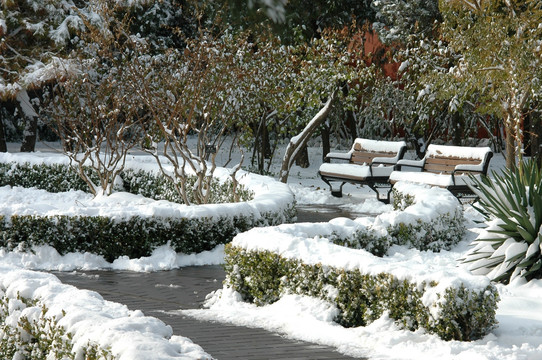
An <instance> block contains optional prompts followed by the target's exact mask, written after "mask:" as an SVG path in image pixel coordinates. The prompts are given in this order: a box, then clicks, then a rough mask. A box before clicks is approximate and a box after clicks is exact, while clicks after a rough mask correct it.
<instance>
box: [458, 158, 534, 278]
mask: <svg viewBox="0 0 542 360" xmlns="http://www.w3.org/2000/svg"><path fill="white" fill-rule="evenodd" d="M472 180H473V186H472V187H471V188H472V190H473V191H474V192H475V193H476V195H477V196H478V198H479V199H478V203H477V204H476V205H474V207H475V208H476V209H477V210H478V211H479V212H480V213H482V214H483V215H484V217H485V219H486V222H487V224H488V228H486V229H485V231H484V232H482V233H481V234H480V235H479V236H478V238H477V239H476V240H475V242H474V247H473V249H471V251H470V252H469V253H468V254H467V256H466V257H465V259H463V261H464V262H465V263H468V264H469V268H470V270H471V271H473V272H474V273H477V274H484V275H487V276H489V277H490V278H491V279H492V280H494V281H497V282H503V283H508V282H510V281H511V280H513V279H514V278H516V277H518V276H521V277H524V278H526V279H527V280H531V279H533V278H541V277H542V253H541V245H540V244H541V240H542V233H541V229H540V226H541V224H542V173H541V171H540V169H539V167H538V165H537V163H536V161H534V160H529V161H526V162H521V163H520V165H519V166H518V167H516V168H514V169H506V170H504V171H503V172H502V174H497V173H495V172H493V174H492V178H489V177H486V176H483V177H482V178H481V179H476V178H474V177H472Z"/></svg>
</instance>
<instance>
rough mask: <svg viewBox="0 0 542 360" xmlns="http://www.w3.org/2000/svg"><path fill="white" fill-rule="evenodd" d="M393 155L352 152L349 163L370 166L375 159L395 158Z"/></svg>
mask: <svg viewBox="0 0 542 360" xmlns="http://www.w3.org/2000/svg"><path fill="white" fill-rule="evenodd" d="M396 155H397V154H395V153H385V152H366V151H354V152H353V153H352V158H351V159H350V162H351V163H353V164H370V163H372V162H373V159H374V158H376V157H388V158H392V157H395V156H396Z"/></svg>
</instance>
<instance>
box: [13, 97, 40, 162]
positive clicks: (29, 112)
mask: <svg viewBox="0 0 542 360" xmlns="http://www.w3.org/2000/svg"><path fill="white" fill-rule="evenodd" d="M17 101H18V102H19V109H20V111H21V114H22V115H23V117H24V119H25V127H24V133H23V143H22V145H21V152H33V151H34V150H35V147H36V139H37V133H38V114H37V113H36V111H35V110H34V108H33V107H32V104H31V103H30V97H29V96H28V93H27V92H26V90H23V91H20V92H19V93H18V94H17Z"/></svg>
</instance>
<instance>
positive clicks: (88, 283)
mask: <svg viewBox="0 0 542 360" xmlns="http://www.w3.org/2000/svg"><path fill="white" fill-rule="evenodd" d="M338 214H340V215H338ZM345 215H346V214H342V213H341V211H340V210H337V211H327V212H320V215H318V218H315V216H317V215H314V212H313V211H311V210H308V211H301V212H300V213H299V216H298V220H299V221H327V220H328V218H333V217H336V216H345ZM54 274H55V275H56V276H57V277H58V278H59V279H60V280H61V281H62V282H63V283H66V284H72V285H74V286H76V287H78V288H80V289H88V290H93V291H96V292H98V293H100V294H101V295H102V297H103V298H104V299H106V300H110V301H115V302H118V303H122V304H125V305H127V306H128V308H129V309H131V310H141V311H143V313H144V314H145V315H148V316H153V317H156V318H159V319H161V320H162V321H164V322H165V323H166V324H168V325H170V326H171V327H172V328H173V333H174V334H175V335H180V336H185V337H188V338H190V339H191V340H192V341H193V342H195V343H196V344H198V345H200V346H201V347H202V348H203V349H204V350H205V351H206V352H207V353H209V354H210V355H211V356H213V357H214V358H216V359H219V360H230V359H232V360H233V359H235V360H237V359H241V360H256V359H258V360H259V359H277V360H280V359H289V360H301V359H303V360H308V359H310V360H320V359H321V360H324V359H326V360H329V359H335V360H340V359H353V358H352V357H348V356H344V355H342V354H340V353H338V352H336V351H335V350H334V349H333V348H330V347H326V346H321V345H317V344H311V343H306V342H301V341H294V340H289V339H286V338H283V337H281V336H280V335H277V334H274V333H271V332H268V331H266V330H262V329H251V328H246V327H239V326H233V325H227V324H221V323H215V322H206V321H200V320H196V319H193V318H190V317H186V316H182V315H176V314H172V313H168V311H171V310H179V309H199V308H201V306H202V303H203V301H204V300H205V296H206V295H207V294H209V293H210V292H212V291H214V290H217V289H219V288H221V287H222V281H223V280H224V278H225V273H224V270H223V269H222V267H221V266H193V267H185V268H181V269H178V270H171V271H161V272H153V273H134V272H128V271H86V272H76V273H64V272H54ZM149 360H152V359H149Z"/></svg>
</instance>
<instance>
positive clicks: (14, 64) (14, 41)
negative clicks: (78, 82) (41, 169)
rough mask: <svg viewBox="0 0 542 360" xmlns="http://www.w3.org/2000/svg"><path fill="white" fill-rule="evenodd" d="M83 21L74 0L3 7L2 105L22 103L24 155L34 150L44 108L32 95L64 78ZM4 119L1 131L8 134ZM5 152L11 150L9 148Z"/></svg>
mask: <svg viewBox="0 0 542 360" xmlns="http://www.w3.org/2000/svg"><path fill="white" fill-rule="evenodd" d="M82 26H83V23H82V21H81V19H80V17H79V16H78V14H77V6H76V4H75V3H74V2H73V1H71V0H67V1H63V2H61V3H60V2H58V1H52V0H41V1H29V0H12V1H2V2H1V5H0V101H1V102H6V101H8V100H17V107H18V109H17V112H18V113H19V114H21V117H20V118H21V122H22V124H23V127H24V138H23V144H22V146H21V150H22V151H33V150H34V143H35V140H36V131H37V122H38V113H37V112H38V109H37V107H36V106H35V105H36V104H35V101H31V99H30V97H29V96H28V91H30V90H34V89H40V88H41V87H42V86H43V85H44V84H46V83H48V82H51V81H55V80H56V79H58V78H59V77H62V76H63V74H64V73H65V69H66V68H68V67H67V66H65V65H64V64H63V61H62V57H63V55H64V54H65V53H66V49H67V48H68V47H69V46H70V39H71V37H72V35H73V33H74V31H75V30H77V29H81V28H82ZM3 127H4V123H3V122H2V121H0V133H4V129H3ZM3 145H4V144H2V146H0V147H2V148H3V149H5V146H3Z"/></svg>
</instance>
